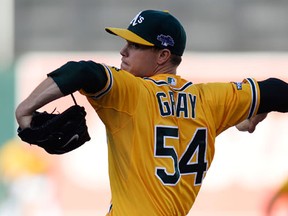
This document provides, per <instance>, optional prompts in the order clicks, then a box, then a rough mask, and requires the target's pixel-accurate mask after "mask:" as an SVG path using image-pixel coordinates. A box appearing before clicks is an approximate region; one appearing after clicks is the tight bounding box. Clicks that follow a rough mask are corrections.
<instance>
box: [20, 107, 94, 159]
mask: <svg viewBox="0 0 288 216" xmlns="http://www.w3.org/2000/svg"><path fill="white" fill-rule="evenodd" d="M85 116H86V112H85V109H84V107H81V106H79V105H77V104H76V105H73V106H71V107H70V108H68V109H67V110H65V111H64V112H62V113H60V114H53V113H51V114H49V113H47V112H46V111H45V112H37V111H35V112H34V113H33V117H32V121H31V124H30V127H29V128H24V129H23V130H22V129H21V128H18V131H17V132H18V136H19V137H20V138H21V140H23V141H24V142H27V143H29V144H34V145H38V146H40V147H42V148H43V149H45V151H46V152H48V153H50V154H64V153H67V152H70V151H72V150H74V149H76V148H78V147H80V146H81V145H83V144H84V143H85V142H86V141H89V140H90V136H89V133H88V128H87V125H86V119H85Z"/></svg>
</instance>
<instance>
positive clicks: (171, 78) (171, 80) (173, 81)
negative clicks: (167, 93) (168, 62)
mask: <svg viewBox="0 0 288 216" xmlns="http://www.w3.org/2000/svg"><path fill="white" fill-rule="evenodd" d="M168 83H169V84H170V85H173V86H175V85H176V80H175V79H174V78H173V77H168Z"/></svg>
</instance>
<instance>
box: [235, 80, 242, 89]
mask: <svg viewBox="0 0 288 216" xmlns="http://www.w3.org/2000/svg"><path fill="white" fill-rule="evenodd" d="M234 84H235V85H236V88H237V90H242V82H234Z"/></svg>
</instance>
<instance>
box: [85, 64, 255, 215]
mask: <svg viewBox="0 0 288 216" xmlns="http://www.w3.org/2000/svg"><path fill="white" fill-rule="evenodd" d="M106 71H107V74H108V77H109V80H108V83H107V86H106V88H105V93H104V94H103V91H102V92H101V95H99V93H98V94H96V95H87V94H86V95H87V98H88V100H89V102H90V103H91V104H92V106H93V107H94V109H95V110H96V112H97V113H98V115H99V117H100V118H101V120H102V121H103V123H104V124H105V126H106V130H107V138H108V157H109V175H110V185H111V192H112V210H111V211H110V213H108V215H113V216H130V215H131V216H134V215H137V216H140V215H145V216H147V215H149V216H153V215H157V216H158V215H165V216H170V215H178V216H180V215H186V214H188V212H189V210H190V208H191V207H192V205H193V203H194V201H195V198H196V196H197V194H198V192H199V189H200V187H201V183H202V180H203V178H204V176H205V174H206V171H207V170H208V168H209V166H210V165H211V163H212V160H213V156H214V142H215V137H216V136H217V135H218V134H220V133H221V132H223V131H224V130H226V129H227V128H229V127H230V126H233V125H235V124H237V123H239V122H241V121H243V120H244V119H246V118H247V116H248V115H249V112H250V113H251V114H252V115H255V112H256V111H257V109H258V105H259V95H260V94H259V89H258V85H257V84H256V83H255V82H254V80H252V79H251V80H250V82H248V80H245V82H243V83H241V84H239V83H238V84H237V85H236V84H234V83H211V84H192V83H189V82H187V81H186V80H184V79H181V77H180V76H176V75H158V76H154V77H151V78H148V79H142V78H137V77H134V76H133V75H131V74H129V73H127V72H125V71H121V70H120V71H119V70H116V69H115V68H111V67H106ZM251 81H252V84H253V85H254V87H255V88H254V90H255V91H254V94H252V93H251ZM237 87H238V89H239V90H238V89H237ZM240 89H242V90H240ZM82 93H83V94H85V92H83V91H82ZM251 101H254V102H255V104H254V107H252V108H253V109H252V110H251V103H252V102H251Z"/></svg>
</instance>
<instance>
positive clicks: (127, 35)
mask: <svg viewBox="0 0 288 216" xmlns="http://www.w3.org/2000/svg"><path fill="white" fill-rule="evenodd" d="M105 30H106V31H107V32H108V33H110V34H114V35H117V36H119V37H121V38H123V39H125V40H127V41H130V42H133V43H138V44H142V45H146V46H154V44H152V43H150V42H149V41H146V40H144V39H143V38H141V37H139V36H138V35H136V34H135V33H133V32H131V31H130V30H128V29H122V28H111V27H108V28H105Z"/></svg>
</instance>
